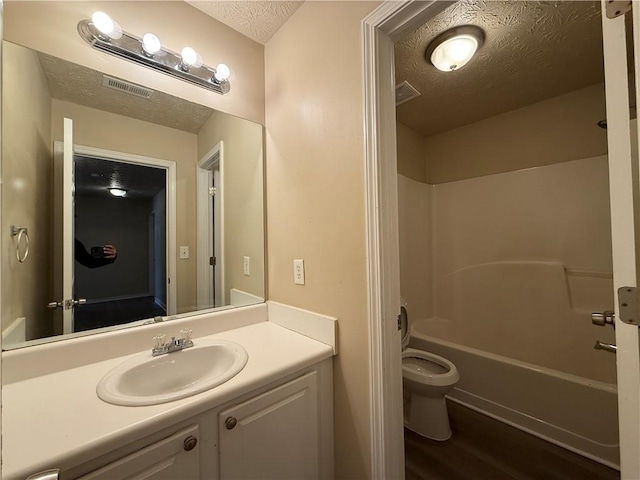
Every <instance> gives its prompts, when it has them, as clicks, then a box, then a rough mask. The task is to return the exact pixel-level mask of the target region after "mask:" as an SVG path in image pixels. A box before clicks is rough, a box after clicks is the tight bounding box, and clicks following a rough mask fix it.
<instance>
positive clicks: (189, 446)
mask: <svg viewBox="0 0 640 480" xmlns="http://www.w3.org/2000/svg"><path fill="white" fill-rule="evenodd" d="M197 444H198V439H197V438H196V437H194V436H192V435H189V436H188V437H187V438H185V439H184V449H185V451H186V452H190V451H191V450H193V449H194V448H196V445H197Z"/></svg>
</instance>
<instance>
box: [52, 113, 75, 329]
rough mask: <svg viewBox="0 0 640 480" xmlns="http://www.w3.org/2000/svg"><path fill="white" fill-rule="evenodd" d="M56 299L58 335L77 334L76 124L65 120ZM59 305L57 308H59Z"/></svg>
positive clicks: (57, 197) (59, 162)
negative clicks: (74, 312)
mask: <svg viewBox="0 0 640 480" xmlns="http://www.w3.org/2000/svg"><path fill="white" fill-rule="evenodd" d="M53 151H54V202H53V203H54V222H53V223H54V245H53V248H54V255H53V257H54V258H53V275H54V282H53V294H54V295H53V296H54V300H53V302H52V303H50V304H49V307H50V308H55V310H56V313H55V316H54V317H55V319H54V322H55V324H56V326H55V331H56V333H58V334H60V333H73V331H74V325H73V308H74V306H75V302H74V300H75V299H74V298H73V267H74V251H75V244H74V239H75V234H74V210H75V208H74V162H73V156H74V151H73V120H71V119H70V118H65V119H64V135H63V142H55V144H54V148H53ZM56 304H57V306H56Z"/></svg>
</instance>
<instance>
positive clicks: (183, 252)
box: [180, 245, 189, 260]
mask: <svg viewBox="0 0 640 480" xmlns="http://www.w3.org/2000/svg"><path fill="white" fill-rule="evenodd" d="M186 258H189V247H187V246H184V245H181V246H180V260H184V259H186Z"/></svg>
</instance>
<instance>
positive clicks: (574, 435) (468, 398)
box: [410, 318, 620, 469]
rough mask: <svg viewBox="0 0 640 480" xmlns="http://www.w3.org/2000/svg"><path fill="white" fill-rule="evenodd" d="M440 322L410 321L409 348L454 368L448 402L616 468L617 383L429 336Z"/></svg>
mask: <svg viewBox="0 0 640 480" xmlns="http://www.w3.org/2000/svg"><path fill="white" fill-rule="evenodd" d="M443 322H444V320H443V319H440V318H430V319H422V320H419V321H416V322H414V324H413V326H412V332H411V343H410V346H412V347H415V348H419V349H421V350H426V351H429V352H433V353H435V354H437V355H441V356H443V357H445V358H447V359H449V360H450V361H452V362H453V363H454V364H455V365H456V367H457V369H458V371H459V372H460V381H459V382H458V384H457V385H456V386H455V388H454V389H453V390H452V391H451V392H450V393H449V395H448V398H450V399H451V400H453V401H456V402H458V403H460V404H462V405H465V406H467V407H469V408H472V409H474V410H476V411H479V412H482V413H484V414H486V415H489V416H491V417H493V418H496V419H498V420H501V421H503V422H505V423H507V424H509V425H512V426H514V427H516V428H519V429H521V430H524V431H526V432H528V433H531V434H533V435H536V436H538V437H540V438H543V439H545V440H547V441H550V442H552V443H555V444H556V445H559V446H561V447H564V448H567V449H569V450H571V451H573V452H576V453H579V454H581V455H584V456H586V457H588V458H591V459H592V460H595V461H597V462H600V463H602V464H604V465H607V466H609V467H612V468H616V469H619V468H620V466H619V465H620V463H619V443H618V418H617V390H616V386H615V385H613V384H607V383H602V382H597V381H594V380H588V379H585V378H581V377H577V376H575V375H570V374H567V373H563V372H560V371H558V370H552V369H549V368H544V367H540V366H539V365H534V364H531V363H525V362H521V361H517V360H513V359H511V358H508V357H505V356H500V355H495V354H493V353H488V352H486V351H482V350H478V349H475V348H470V347H466V346H463V345H460V344H459V343H457V342H456V343H453V342H450V341H445V340H441V339H438V338H434V337H432V336H431V335H430V331H431V330H432V329H433V327H434V326H436V325H438V324H441V323H443ZM436 328H437V327H436Z"/></svg>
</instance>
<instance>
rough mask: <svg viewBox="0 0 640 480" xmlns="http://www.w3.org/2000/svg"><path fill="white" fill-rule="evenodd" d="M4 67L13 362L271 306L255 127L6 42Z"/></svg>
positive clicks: (6, 328) (8, 325) (6, 285)
mask: <svg viewBox="0 0 640 480" xmlns="http://www.w3.org/2000/svg"><path fill="white" fill-rule="evenodd" d="M93 54H95V53H94V52H93V51H92V50H90V49H89V48H88V47H87V55H93ZM2 61H3V79H2V80H3V83H2V87H3V91H2V95H3V97H2V105H3V112H2V114H3V122H2V139H3V142H2V173H3V191H2V225H1V231H0V234H1V235H2V239H1V241H0V245H1V247H2V306H1V313H2V331H3V347H4V348H12V347H15V346H22V345H29V344H33V343H34V342H35V343H40V342H42V341H44V339H60V338H67V337H68V336H69V335H79V334H83V333H86V332H98V331H103V330H104V329H105V328H108V329H111V328H120V327H122V326H130V325H140V324H144V323H145V322H148V321H153V319H154V318H157V317H163V318H166V317H172V316H176V315H182V314H189V313H193V312H195V311H201V310H205V309H212V308H230V307H232V306H240V305H247V304H252V303H259V302H262V301H264V297H265V287H264V284H265V283H264V271H265V269H264V219H263V127H262V126H261V125H259V124H256V123H253V122H250V121H248V120H244V119H241V118H238V117H234V116H232V115H228V114H224V113H221V112H219V111H216V110H213V109H212V108H209V107H205V106H202V105H198V104H196V103H192V102H189V101H186V100H184V99H180V98H177V97H175V96H171V95H168V94H166V93H163V92H161V91H157V90H153V89H150V88H147V87H146V86H145V85H141V84H136V83H131V82H127V81H125V80H123V79H121V78H118V77H115V76H109V75H105V74H103V73H101V72H99V71H97V70H94V69H91V68H87V67H85V66H82V65H78V64H75V63H71V62H69V61H66V60H63V59H60V58H56V57H54V56H51V55H47V54H45V53H42V52H38V51H35V50H32V49H29V48H26V47H23V46H21V45H17V44H15V43H11V42H8V41H5V42H4V43H3V58H2ZM65 182H66V183H65ZM65 185H66V186H67V187H68V186H69V185H70V186H71V188H67V187H65ZM72 190H73V193H72ZM114 257H115V258H114ZM70 276H71V277H72V280H71V279H70ZM69 281H72V282H73V288H72V295H71V296H70V297H69V298H66V297H65V296H64V294H63V293H64V292H63V286H64V285H65V284H66V283H65V282H69ZM25 342H26V343H25Z"/></svg>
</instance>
